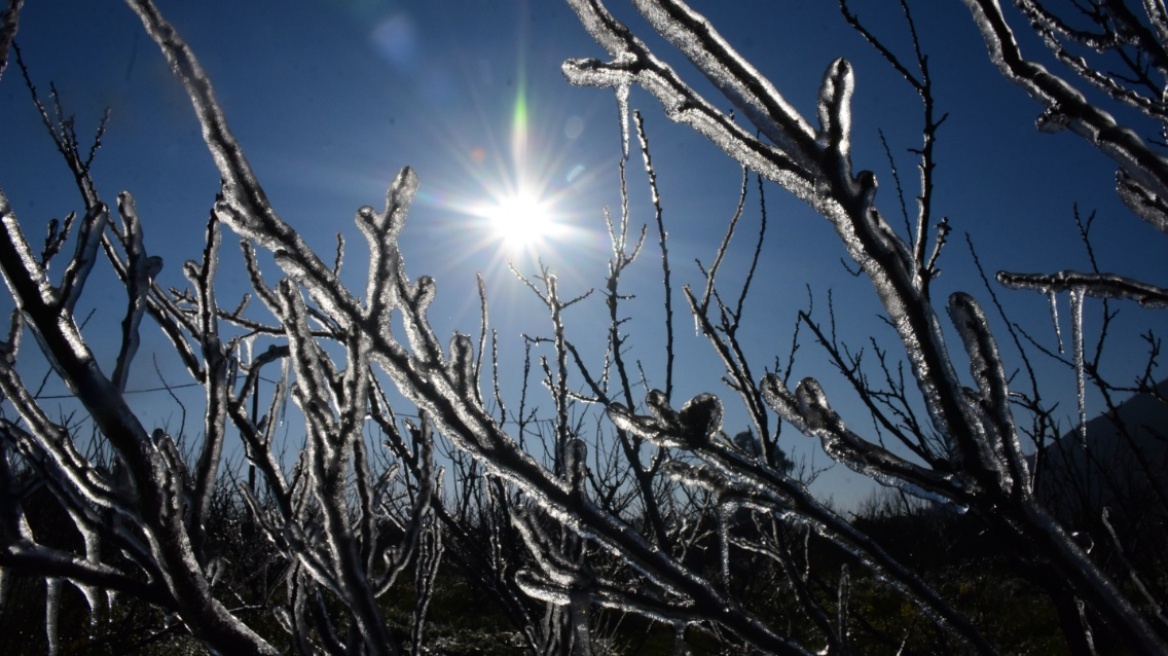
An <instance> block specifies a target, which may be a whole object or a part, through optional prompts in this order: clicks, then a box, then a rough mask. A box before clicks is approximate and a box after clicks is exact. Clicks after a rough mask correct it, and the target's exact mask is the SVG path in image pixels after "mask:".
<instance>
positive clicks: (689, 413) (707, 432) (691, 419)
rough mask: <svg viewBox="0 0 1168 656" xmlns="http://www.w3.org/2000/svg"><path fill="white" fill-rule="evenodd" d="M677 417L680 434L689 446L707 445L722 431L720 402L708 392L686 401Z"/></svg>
mask: <svg viewBox="0 0 1168 656" xmlns="http://www.w3.org/2000/svg"><path fill="white" fill-rule="evenodd" d="M677 415H678V420H679V421H680V422H681V430H682V434H683V436H684V437H685V438H686V439H687V440H689V441H690V443H691V444H705V443H708V442H709V441H710V440H711V439H712V438H713V437H714V436H715V435H717V433H718V431H720V430H722V401H721V400H720V399H719V398H718V397H716V396H714V395H713V394H710V393H708V392H707V393H702V394H698V395H697V396H695V397H693V398H692V399H690V400H689V401H686V402H685V405H683V406H681V410H680V411H679V412H678V413H677Z"/></svg>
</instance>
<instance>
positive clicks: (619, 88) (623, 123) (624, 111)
mask: <svg viewBox="0 0 1168 656" xmlns="http://www.w3.org/2000/svg"><path fill="white" fill-rule="evenodd" d="M614 90H615V91H616V110H617V112H618V113H619V114H620V129H621V155H622V156H623V158H624V159H628V158H629V83H628V82H627V81H622V82H621V83H620V84H618V85H616V88H615V89H614Z"/></svg>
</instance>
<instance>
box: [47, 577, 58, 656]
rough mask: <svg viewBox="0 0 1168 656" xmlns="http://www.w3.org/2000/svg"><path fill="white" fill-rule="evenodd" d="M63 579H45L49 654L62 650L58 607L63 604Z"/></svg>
mask: <svg viewBox="0 0 1168 656" xmlns="http://www.w3.org/2000/svg"><path fill="white" fill-rule="evenodd" d="M60 602H61V579H45V638H46V639H47V640H48V644H49V654H50V656H52V655H53V654H57V653H59V652H60V649H61V644H60V640H59V636H58V635H57V608H58V607H60V605H61V603H60Z"/></svg>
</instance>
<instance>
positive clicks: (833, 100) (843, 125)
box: [818, 57, 855, 180]
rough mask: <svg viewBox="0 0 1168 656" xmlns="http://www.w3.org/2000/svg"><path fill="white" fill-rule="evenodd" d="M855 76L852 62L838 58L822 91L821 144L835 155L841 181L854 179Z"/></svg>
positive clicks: (819, 137) (820, 104)
mask: <svg viewBox="0 0 1168 656" xmlns="http://www.w3.org/2000/svg"><path fill="white" fill-rule="evenodd" d="M854 77H855V76H854V73H853V72H852V66H851V64H849V63H848V60H846V59H844V58H842V57H841V58H838V59H836V60H835V61H833V62H832V63H831V65H830V66H828V67H827V71H826V72H825V73H824V75H823V84H822V85H821V86H820V88H819V103H818V107H819V135H818V141H819V143H820V145H821V146H822V147H823V148H824V149H826V150H827V152H829V153H830V154H831V155H830V157H831V159H832V161H833V163H834V166H835V167H836V172H835V173H836V175H837V179H839V180H851V177H852V162H851V159H852V154H851V150H852V149H851V133H852V107H851V103H852V91H853V90H854V88H855V79H854Z"/></svg>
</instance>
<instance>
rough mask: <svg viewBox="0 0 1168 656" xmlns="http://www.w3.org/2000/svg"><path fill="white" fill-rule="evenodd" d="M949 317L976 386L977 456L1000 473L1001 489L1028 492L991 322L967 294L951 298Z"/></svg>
mask: <svg viewBox="0 0 1168 656" xmlns="http://www.w3.org/2000/svg"><path fill="white" fill-rule="evenodd" d="M949 314H950V317H951V318H952V319H953V325H954V326H955V327H956V328H957V332H958V334H960V335H961V340H962V342H963V343H964V345H965V351H966V353H968V355H969V371H970V373H971V374H972V375H973V379H974V381H975V382H976V383H977V390H976V391H974V392H972V393H971V394H970V396H971V397H972V398H971V399H970V401H969V403H970V407H971V409H972V410H973V411H974V412H975V413H976V414H977V415H978V417H979V418H980V420H981V421H980V424H981V428H982V431H983V439H979V440H978V444H977V448H978V455H979V457H980V458H981V460H982V462H983V463H984V465H985V466H987V467H988V468H990V469H992V470H993V471H995V472H996V473H997V475H998V476H999V482H998V485H999V487H1000V488H1001V489H1004V490H1006V489H1014V490H1018V491H1024V490H1027V489H1029V479H1030V474H1029V471H1028V467H1027V465H1026V459H1025V457H1024V456H1023V454H1022V446H1021V444H1020V443H1019V441H1018V432H1017V430H1016V428H1015V424H1014V416H1013V413H1012V412H1011V409H1010V391H1009V387H1008V383H1007V375H1006V372H1005V370H1004V368H1003V365H1002V357H1001V353H1000V352H999V351H998V345H997V342H996V341H995V340H994V338H993V333H992V332H991V331H990V326H989V321H988V320H987V319H986V316H985V312H984V311H983V310H982V308H981V306H980V305H979V304H978V303H977V301H976V300H975V299H974V298H973V297H972V296H970V295H969V294H966V293H964V292H956V293H954V294H952V295H951V296H950V297H949Z"/></svg>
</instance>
